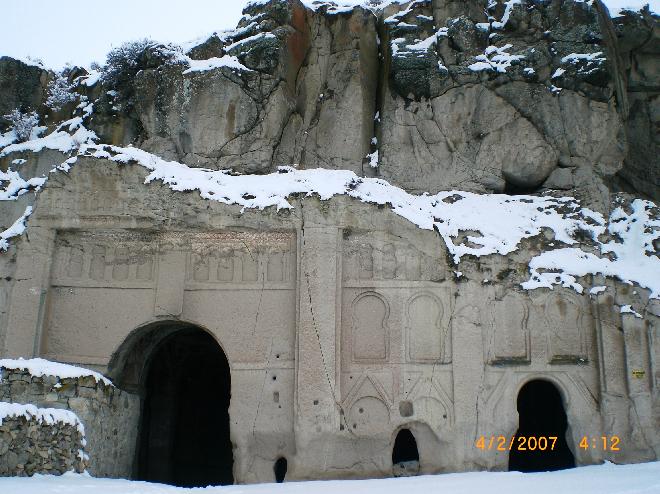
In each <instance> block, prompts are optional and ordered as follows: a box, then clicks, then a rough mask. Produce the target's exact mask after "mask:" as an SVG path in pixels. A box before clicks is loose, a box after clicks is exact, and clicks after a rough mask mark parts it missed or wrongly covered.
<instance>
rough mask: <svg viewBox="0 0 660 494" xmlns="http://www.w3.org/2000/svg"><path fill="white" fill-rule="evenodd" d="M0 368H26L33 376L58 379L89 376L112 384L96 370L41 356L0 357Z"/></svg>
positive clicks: (110, 384)
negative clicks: (29, 357) (28, 357)
mask: <svg viewBox="0 0 660 494" xmlns="http://www.w3.org/2000/svg"><path fill="white" fill-rule="evenodd" d="M0 368H5V369H19V370H26V371H28V372H29V373H30V374H32V375H33V376H56V377H59V378H60V379H67V378H76V377H87V376H91V377H93V378H94V379H96V382H99V381H100V382H103V383H105V384H107V385H109V386H112V382H111V381H110V380H109V379H108V378H107V377H105V376H103V375H101V374H100V373H98V372H95V371H93V370H90V369H85V368H83V367H78V366H75V365H69V364H61V363H59V362H52V361H50V360H45V359H42V358H31V359H22V358H19V359H7V358H5V359H0ZM0 377H1V376H0Z"/></svg>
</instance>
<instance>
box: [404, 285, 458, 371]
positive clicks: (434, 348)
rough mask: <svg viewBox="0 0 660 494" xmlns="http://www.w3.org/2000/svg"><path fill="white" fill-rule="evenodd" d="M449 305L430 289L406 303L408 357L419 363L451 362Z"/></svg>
mask: <svg viewBox="0 0 660 494" xmlns="http://www.w3.org/2000/svg"><path fill="white" fill-rule="evenodd" d="M448 309H450V308H449V307H447V308H445V306H444V305H443V303H442V301H441V300H440V299H439V298H438V297H437V296H435V295H434V294H433V293H431V292H420V293H417V294H415V295H413V296H412V297H411V298H410V300H408V303H407V306H406V326H405V331H406V347H407V351H406V359H407V361H408V362H416V363H450V362H451V329H450V327H449V325H450V310H448Z"/></svg>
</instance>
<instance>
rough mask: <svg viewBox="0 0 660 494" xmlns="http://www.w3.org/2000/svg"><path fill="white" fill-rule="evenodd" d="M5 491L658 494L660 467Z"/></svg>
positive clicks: (73, 481) (43, 480)
mask: <svg viewBox="0 0 660 494" xmlns="http://www.w3.org/2000/svg"><path fill="white" fill-rule="evenodd" d="M0 492H7V493H9V492H11V493H12V494H87V493H90V492H93V493H94V494H170V493H171V494H176V493H184V492H191V493H192V492H200V493H201V492H203V493H208V494H214V493H217V494H337V493H342V494H401V493H406V494H430V493H443V492H445V493H451V494H490V493H492V494H496V493H503V492H506V493H507V494H529V493H530V492H533V493H534V494H557V493H561V494H572V493H575V494H624V493H625V494H657V493H658V492H660V462H655V463H639V464H635V465H613V464H611V463H606V464H604V465H596V466H589V467H580V468H574V469H572V470H563V471H560V472H544V473H525V474H522V473H518V472H476V473H455V474H445V475H425V476H420V477H408V478H397V479H377V480H343V481H326V482H289V483H284V484H257V485H234V486H224V487H207V488H206V489H203V490H202V489H195V490H193V489H184V488H178V487H171V486H166V485H162V484H153V483H147V482H136V481H128V480H118V479H96V478H93V477H90V476H89V475H85V474H82V475H80V474H75V473H67V474H64V475H62V476H60V477H55V476H44V475H35V476H34V477H27V478H26V477H5V478H0Z"/></svg>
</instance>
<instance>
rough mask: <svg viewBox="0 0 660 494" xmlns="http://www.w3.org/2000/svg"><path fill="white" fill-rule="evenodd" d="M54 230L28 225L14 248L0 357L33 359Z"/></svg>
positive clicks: (38, 348)
mask: <svg viewBox="0 0 660 494" xmlns="http://www.w3.org/2000/svg"><path fill="white" fill-rule="evenodd" d="M55 233H56V232H55V230H52V229H49V228H45V227H40V226H35V225H30V229H29V231H28V234H27V235H25V236H24V237H23V238H22V240H21V243H20V245H19V248H18V254H17V258H16V273H15V276H16V281H15V283H14V287H13V289H12V291H11V295H10V297H9V311H8V317H7V334H6V337H5V341H4V348H3V351H2V355H3V356H4V357H28V358H29V357H33V356H37V355H39V353H40V351H41V339H42V333H43V329H44V328H43V327H44V324H45V314H46V307H47V299H48V288H49V286H50V268H51V259H52V253H53V246H54V240H55Z"/></svg>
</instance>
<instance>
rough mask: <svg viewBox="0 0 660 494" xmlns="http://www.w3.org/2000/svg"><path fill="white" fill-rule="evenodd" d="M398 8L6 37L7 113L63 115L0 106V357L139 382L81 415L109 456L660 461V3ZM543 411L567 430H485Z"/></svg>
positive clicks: (285, 472)
mask: <svg viewBox="0 0 660 494" xmlns="http://www.w3.org/2000/svg"><path fill="white" fill-rule="evenodd" d="M376 3H380V2H366V3H365V4H364V5H363V6H356V7H351V8H346V7H340V6H337V5H335V4H333V3H330V2H304V3H303V2H300V1H299V0H270V1H258V2H253V3H251V4H250V5H248V6H247V7H246V9H245V10H244V16H243V18H242V19H241V21H240V22H239V24H238V26H237V28H236V29H235V30H232V31H229V32H222V33H214V34H213V35H211V36H209V37H208V38H206V39H202V40H198V41H196V42H194V43H190V44H189V45H187V46H183V47H181V46H174V45H167V44H159V43H155V42H150V41H142V42H135V43H130V44H127V45H124V46H123V47H120V48H118V49H115V50H113V51H112V52H111V53H110V55H109V57H108V61H107V63H106V65H105V66H104V67H102V68H101V69H100V71H91V70H90V71H88V70H86V69H82V68H68V69H67V70H65V71H64V72H63V73H61V74H55V73H53V72H49V71H46V70H44V69H43V68H41V67H37V66H34V65H30V64H26V63H23V62H21V61H18V60H13V59H9V58H7V57H3V58H1V59H0V114H1V115H9V114H10V113H11V112H12V111H14V110H17V111H18V112H22V113H20V114H21V115H27V114H29V113H30V112H36V113H37V115H38V116H39V123H40V125H39V126H37V127H35V128H34V129H32V131H31V135H30V137H29V138H28V140H27V141H26V142H18V141H19V139H18V137H17V135H18V134H17V132H16V131H17V127H16V125H17V123H16V122H17V121H16V118H13V120H11V119H6V121H2V120H0V172H1V173H2V175H0V180H1V181H2V187H3V188H2V190H0V199H2V200H1V201H0V249H3V250H6V252H4V253H0V349H2V350H0V351H2V354H3V355H4V356H9V357H21V356H22V357H31V356H43V357H45V358H49V359H52V360H56V361H63V362H71V363H77V364H82V365H86V366H89V367H92V368H95V369H97V370H99V371H101V372H104V373H106V374H107V375H109V376H110V377H111V378H113V380H114V381H115V384H116V385H117V386H118V387H119V388H120V389H121V390H122V391H121V395H122V396H123V397H122V407H123V408H125V409H121V407H119V406H118V405H117V404H116V403H114V404H113V403H110V404H107V405H106V404H105V403H104V401H103V400H100V399H97V398H95V397H94V396H96V395H98V394H99V393H100V392H94V393H92V392H90V398H89V399H90V400H91V403H92V404H93V406H92V409H94V410H95V411H94V412H93V413H92V412H90V413H87V414H84V413H83V414H81V415H80V417H81V420H82V421H83V422H84V426H85V429H86V430H87V431H88V440H89V442H90V444H89V447H88V449H87V451H89V452H90V455H91V458H90V461H89V469H90V471H91V473H93V474H96V475H112V476H130V477H134V478H140V479H145V480H158V481H163V482H169V483H174V484H177V485H188V486H191V485H207V484H211V483H231V482H236V483H249V482H264V481H273V480H282V479H286V480H294V479H319V478H363V477H370V476H373V477H381V476H388V475H395V474H396V475H408V474H416V473H438V472H453V471H467V470H481V469H491V470H505V469H507V468H509V467H511V468H519V469H523V470H535V469H553V468H562V467H568V466H572V465H587V464H593V463H599V462H602V461H604V460H609V461H614V462H617V463H621V462H639V461H650V460H657V459H658V458H659V457H660V434H659V430H660V428H659V427H658V423H659V421H660V326H659V324H658V320H659V317H660V303H659V302H658V300H659V298H658V297H659V296H660V294H659V292H658V290H659V289H658V285H657V281H655V280H657V279H660V272H659V269H660V268H659V266H660V261H659V260H658V249H659V247H660V246H659V242H660V240H659V238H660V233H659V232H660V221H659V219H658V208H657V206H656V205H655V204H654V203H653V202H652V201H657V200H658V199H659V198H660V192H659V191H660V188H659V180H660V162H659V160H658V158H657V157H658V155H660V149H658V144H659V137H658V136H659V135H660V133H659V132H658V130H659V129H658V125H659V121H660V111H659V107H658V104H659V99H658V98H659V94H660V78H659V75H658V74H659V73H660V70H658V53H659V51H660V48H659V47H660V42H659V40H660V30H659V29H660V28H659V24H658V21H659V18H658V16H657V15H655V14H653V13H652V12H651V11H650V10H649V9H648V8H646V9H644V10H642V11H640V12H624V14H623V15H622V16H620V17H615V18H610V16H609V14H608V11H607V9H606V8H605V6H604V5H603V3H602V2H601V1H600V0H592V1H583V0H507V1H504V0H467V1H453V0H433V1H431V0H414V1H409V2H394V3H390V2H384V3H382V5H380V7H378V6H375V5H371V4H376ZM15 115H17V114H16V113H15ZM319 168H320V169H322V170H317V169H319ZM332 171H336V173H333V172H332ZM153 182H156V183H153ZM33 192H34V193H33ZM287 199H288V202H287ZM273 205H275V206H277V207H276V208H273V207H269V206H273ZM26 225H27V230H25V228H26ZM594 266H595V267H594ZM624 268H625V269H624ZM654 273H655V274H654ZM548 383H550V384H548ZM12 389H13V388H12ZM95 393H96V394H95ZM92 395H93V396H92ZM119 395H120V392H119V391H117V396H119ZM35 396H38V393H37V394H35ZM76 398H79V401H80V400H83V401H84V399H85V396H84V395H83V394H80V396H78V395H76ZM9 399H12V397H11V396H10V397H9ZM71 399H72V398H69V402H70V401H71ZM53 400H55V401H56V402H57V403H60V405H62V406H65V404H64V402H62V401H60V397H59V394H58V395H57V396H55V397H54V398H53ZM35 401H38V402H39V403H49V401H48V400H45V399H41V398H39V397H37V398H35ZM110 401H112V400H110ZM535 403H536V405H535ZM539 403H542V404H543V406H540V405H538V404H539ZM77 406H78V407H79V408H80V409H87V408H89V407H85V406H82V405H81V403H80V402H78V403H77ZM535 406H536V408H535ZM99 408H101V409H103V411H102V412H98V413H97V411H96V410H97V409H99ZM546 411H551V413H550V412H548V413H546ZM97 416H103V417H108V419H107V422H108V423H111V424H113V428H114V427H115V425H116V424H122V423H123V424H124V426H123V430H122V427H121V426H119V425H118V426H117V427H116V432H117V434H118V435H120V436H121V437H120V439H113V440H112V441H106V442H105V444H104V446H103V447H101V446H99V445H97V444H94V441H95V440H97V439H95V438H103V437H105V435H106V434H107V430H106V429H104V428H103V427H102V426H100V425H99V424H97V423H95V420H93V417H97ZM535 416H538V417H540V418H539V421H538V424H541V425H538V424H537V425H533V424H535V423H536V422H534V420H532V417H535ZM530 424H532V425H530ZM113 430H114V429H113ZM517 431H518V433H519V435H525V434H527V435H528V436H535V437H541V436H543V437H546V436H548V437H549V436H554V437H558V443H557V444H558V446H557V450H556V451H553V452H547V453H543V454H541V453H539V455H538V456H536V457H534V458H535V459H530V458H531V457H529V456H525V455H522V457H521V456H520V455H518V453H517V452H514V453H513V457H510V454H509V452H508V451H498V450H497V449H496V448H495V449H489V448H485V449H484V448H481V449H480V448H479V446H478V444H479V442H478V441H479V438H481V437H484V438H486V441H488V439H489V438H491V437H496V438H497V437H499V436H502V437H506V438H511V437H512V436H513V435H515V434H516V433H517ZM602 436H605V437H607V438H613V437H616V438H617V439H616V441H618V442H617V444H619V445H620V446H619V447H618V448H614V447H612V444H613V443H612V441H615V440H614V439H608V440H609V441H610V442H609V443H608V444H607V447H605V448H592V447H588V448H584V447H581V446H580V445H581V444H582V438H584V437H587V438H588V440H589V441H591V439H592V438H594V437H596V438H600V437H602ZM99 440H101V439H99ZM129 443H130V444H129ZM115 446H116V447H115ZM119 457H121V458H119ZM118 458H119V459H118ZM127 458H128V459H130V461H128V460H127Z"/></svg>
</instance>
